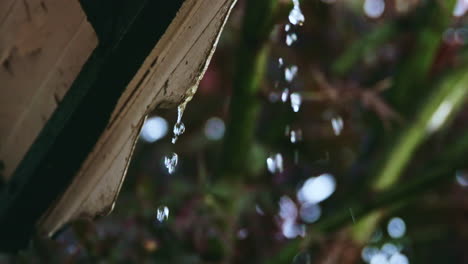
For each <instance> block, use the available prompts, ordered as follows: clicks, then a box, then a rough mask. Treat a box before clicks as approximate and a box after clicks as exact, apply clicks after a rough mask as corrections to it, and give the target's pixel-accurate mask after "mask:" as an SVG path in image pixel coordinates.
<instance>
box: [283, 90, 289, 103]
mask: <svg viewBox="0 0 468 264" xmlns="http://www.w3.org/2000/svg"><path fill="white" fill-rule="evenodd" d="M288 98H289V89H288V88H284V90H283V92H282V93H281V101H282V102H283V103H285V102H286V101H287V100H288Z"/></svg>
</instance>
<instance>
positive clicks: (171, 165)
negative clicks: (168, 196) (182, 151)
mask: <svg viewBox="0 0 468 264" xmlns="http://www.w3.org/2000/svg"><path fill="white" fill-rule="evenodd" d="M178 160H179V157H178V156H177V154H176V153H172V154H171V155H170V156H166V157H165V158H164V165H165V166H166V168H167V171H168V172H169V174H172V173H174V171H175V168H176V166H177V162H178Z"/></svg>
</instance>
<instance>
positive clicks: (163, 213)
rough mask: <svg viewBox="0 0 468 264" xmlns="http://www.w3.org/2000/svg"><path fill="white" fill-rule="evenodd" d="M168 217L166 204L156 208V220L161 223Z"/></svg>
mask: <svg viewBox="0 0 468 264" xmlns="http://www.w3.org/2000/svg"><path fill="white" fill-rule="evenodd" d="M167 219H169V208H167V206H161V207H159V208H158V209H157V210H156V221H158V222H159V223H163V222H164V221H166V220H167Z"/></svg>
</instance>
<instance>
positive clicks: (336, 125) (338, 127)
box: [331, 116, 343, 136]
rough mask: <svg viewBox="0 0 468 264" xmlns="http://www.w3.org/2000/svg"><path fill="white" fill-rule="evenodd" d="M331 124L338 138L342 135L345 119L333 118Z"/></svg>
mask: <svg viewBox="0 0 468 264" xmlns="http://www.w3.org/2000/svg"><path fill="white" fill-rule="evenodd" d="M331 124H332V128H333V132H334V133H335V135H336V136H339V135H340V134H341V131H342V130H343V119H342V118H341V116H339V117H334V118H332V120H331Z"/></svg>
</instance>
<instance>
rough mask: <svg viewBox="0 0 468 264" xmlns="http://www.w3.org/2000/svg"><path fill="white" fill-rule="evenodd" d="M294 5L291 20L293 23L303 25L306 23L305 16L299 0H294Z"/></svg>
mask: <svg viewBox="0 0 468 264" xmlns="http://www.w3.org/2000/svg"><path fill="white" fill-rule="evenodd" d="M293 4H294V7H293V8H292V9H291V11H290V12H289V16H288V18H289V22H290V23H291V24H293V25H299V26H302V25H303V24H304V21H305V18H304V15H303V14H302V11H301V8H300V6H299V0H293Z"/></svg>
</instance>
